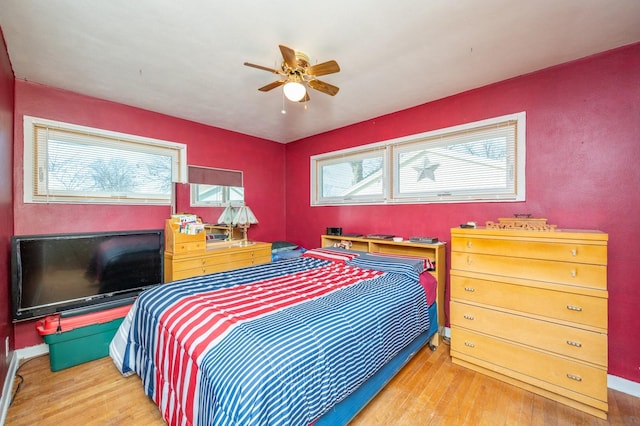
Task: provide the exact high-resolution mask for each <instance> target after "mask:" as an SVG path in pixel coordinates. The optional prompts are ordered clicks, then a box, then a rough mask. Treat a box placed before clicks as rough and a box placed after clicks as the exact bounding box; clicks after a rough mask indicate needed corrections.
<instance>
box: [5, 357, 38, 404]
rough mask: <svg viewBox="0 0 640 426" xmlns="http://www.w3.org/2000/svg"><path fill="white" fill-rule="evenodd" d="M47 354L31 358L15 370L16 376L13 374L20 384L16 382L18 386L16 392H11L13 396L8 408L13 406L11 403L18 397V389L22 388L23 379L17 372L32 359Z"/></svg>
mask: <svg viewBox="0 0 640 426" xmlns="http://www.w3.org/2000/svg"><path fill="white" fill-rule="evenodd" d="M45 355H47V354H42V355H38V356H34V357H33V358H29V359H28V360H26V361H25V362H23V363H22V364H21V365H20V366H19V367H18V369H17V370H16V374H15V378H16V379H20V382H18V386H17V387H16V390H15V391H13V395H12V396H11V402H9V407H11V405H12V404H13V401H14V400H15V399H16V396H17V395H18V392H19V391H20V388H21V387H22V384H23V383H24V377H22V376H21V375H20V374H19V371H20V369H21V368H22V367H24V366H25V365H27V364H28V363H30V362H31V361H33V360H34V359H37V358H40V357H43V356H45Z"/></svg>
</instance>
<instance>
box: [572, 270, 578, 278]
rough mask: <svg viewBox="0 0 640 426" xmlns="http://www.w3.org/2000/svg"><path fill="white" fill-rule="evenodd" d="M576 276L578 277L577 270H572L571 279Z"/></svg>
mask: <svg viewBox="0 0 640 426" xmlns="http://www.w3.org/2000/svg"><path fill="white" fill-rule="evenodd" d="M576 275H578V273H577V272H576V270H575V269H572V270H571V278H575V277H576Z"/></svg>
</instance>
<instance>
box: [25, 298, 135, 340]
mask: <svg viewBox="0 0 640 426" xmlns="http://www.w3.org/2000/svg"><path fill="white" fill-rule="evenodd" d="M130 309H131V305H125V306H120V307H118V308H113V309H107V310H105V311H98V312H92V313H90V314H85V315H78V316H75V317H68V318H62V317H61V315H60V314H55V315H48V316H46V317H44V318H42V319H40V320H38V322H37V323H36V330H38V333H40V335H41V336H45V335H49V334H56V333H63V332H65V331H71V330H73V329H74V328H79V327H86V326H87V325H94V324H102V323H105V322H109V321H113V320H115V319H118V318H123V317H125V316H127V313H129V310H130Z"/></svg>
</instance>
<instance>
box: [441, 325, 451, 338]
mask: <svg viewBox="0 0 640 426" xmlns="http://www.w3.org/2000/svg"><path fill="white" fill-rule="evenodd" d="M442 336H443V337H446V338H447V339H451V329H450V328H449V327H445V328H444V329H443V330H442Z"/></svg>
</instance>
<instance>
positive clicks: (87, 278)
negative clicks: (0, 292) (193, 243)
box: [11, 230, 164, 320]
mask: <svg viewBox="0 0 640 426" xmlns="http://www.w3.org/2000/svg"><path fill="white" fill-rule="evenodd" d="M163 251H164V231H163V230H152V231H124V232H109V233H92V234H59V235H31V236H29V235H23V236H14V237H13V238H12V244H11V260H12V262H11V272H12V285H11V292H12V303H13V319H14V320H21V319H28V318H34V317H40V316H44V315H49V314H52V313H57V312H60V313H63V314H73V313H85V312H90V311H92V310H97V309H101V308H105V307H113V306H117V305H122V304H124V303H130V302H131V301H132V300H133V299H134V298H135V296H137V295H138V294H139V293H140V292H141V291H142V290H144V289H146V288H149V287H152V286H155V285H158V284H161V283H162V282H163Z"/></svg>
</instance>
